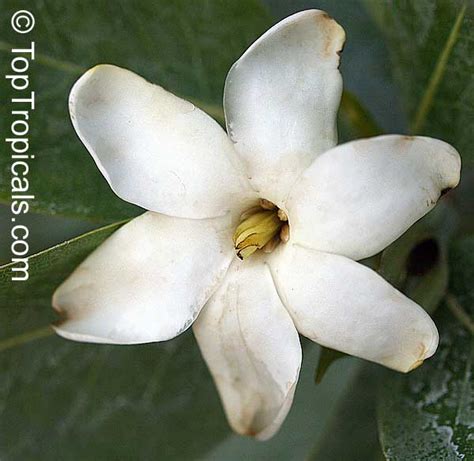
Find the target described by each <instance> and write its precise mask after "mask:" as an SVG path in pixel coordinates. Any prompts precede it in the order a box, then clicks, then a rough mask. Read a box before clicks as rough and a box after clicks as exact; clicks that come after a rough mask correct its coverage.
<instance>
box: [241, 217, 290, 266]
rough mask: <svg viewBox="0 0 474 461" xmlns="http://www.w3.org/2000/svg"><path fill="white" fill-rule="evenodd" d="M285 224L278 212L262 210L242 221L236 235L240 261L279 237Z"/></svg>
mask: <svg viewBox="0 0 474 461" xmlns="http://www.w3.org/2000/svg"><path fill="white" fill-rule="evenodd" d="M282 224H283V222H282V221H280V218H278V214H277V212H276V210H273V211H271V210H261V211H259V212H256V213H254V214H252V215H251V216H249V217H248V218H246V219H245V220H244V221H242V222H241V223H240V224H239V226H238V227H237V229H236V230H235V233H234V237H233V240H234V244H235V249H236V250H237V256H238V257H239V258H240V259H245V258H248V257H249V256H250V255H252V254H253V253H255V251H257V250H259V249H260V248H263V247H264V246H265V245H266V244H267V243H268V242H270V240H272V239H273V238H274V237H275V236H278V234H279V232H280V228H281V226H282Z"/></svg>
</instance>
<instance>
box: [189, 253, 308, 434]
mask: <svg viewBox="0 0 474 461" xmlns="http://www.w3.org/2000/svg"><path fill="white" fill-rule="evenodd" d="M193 331H194V334H195V335H196V339H197V341H198V344H199V347H200V348H201V352H202V354H203V356H204V359H205V360H206V362H207V364H208V366H209V368H210V370H211V373H212V375H213V377H214V380H215V382H216V385H217V388H218V390H219V394H220V396H221V399H222V401H223V404H224V409H225V412H226V415H227V418H228V420H229V423H230V425H231V426H232V428H233V429H234V430H235V431H236V432H238V433H240V434H246V435H252V436H256V437H257V438H259V439H261V440H265V439H268V438H270V437H271V436H272V435H273V434H274V433H275V432H276V431H277V430H278V429H279V428H280V426H281V424H282V422H283V420H284V419H285V417H286V415H287V413H288V411H289V409H290V407H291V403H292V401H293V395H294V392H295V386H296V383H297V381H298V375H299V370H300V365H301V346H300V343H299V338H298V333H297V332H296V329H295V327H294V325H293V322H292V320H291V318H290V316H289V315H288V313H287V312H286V310H285V308H284V307H283V305H282V304H281V301H280V299H279V297H278V294H277V292H276V290H275V287H274V285H273V281H272V278H271V274H270V271H269V269H268V267H267V266H266V265H264V264H263V263H262V262H260V260H259V259H258V258H257V257H255V256H254V260H253V261H251V260H250V259H249V260H247V261H245V262H241V261H236V262H234V263H233V264H232V266H231V269H230V270H229V272H228V274H227V276H226V278H225V280H224V282H223V284H222V285H221V286H220V287H219V289H218V291H217V292H216V293H215V294H214V295H213V297H212V298H211V299H210V300H209V302H208V303H207V305H206V306H205V307H204V309H203V310H202V312H201V314H200V315H199V317H198V319H197V320H196V323H195V324H194V326H193Z"/></svg>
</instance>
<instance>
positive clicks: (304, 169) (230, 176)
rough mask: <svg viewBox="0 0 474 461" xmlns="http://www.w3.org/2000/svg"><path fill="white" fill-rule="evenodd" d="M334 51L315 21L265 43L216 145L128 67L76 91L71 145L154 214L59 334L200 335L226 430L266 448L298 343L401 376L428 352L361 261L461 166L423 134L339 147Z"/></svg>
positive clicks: (88, 277)
mask: <svg viewBox="0 0 474 461" xmlns="http://www.w3.org/2000/svg"><path fill="white" fill-rule="evenodd" d="M344 39H345V34H344V30H343V29H342V28H341V27H340V26H339V25H338V24H337V23H336V22H335V21H334V20H333V19H331V18H330V17H329V16H328V15H327V14H326V13H324V12H322V11H318V10H310V11H303V12H300V13H297V14H295V15H293V16H291V17H289V18H287V19H285V20H283V21H281V22H280V23H278V24H277V25H276V26H274V27H273V28H271V29H270V30H269V31H268V32H266V33H265V34H264V35H263V36H262V37H260V38H259V39H258V40H257V41H256V42H255V43H254V44H253V45H252V46H250V48H249V49H248V50H247V51H246V52H245V53H244V54H243V56H242V57H241V58H240V59H239V60H238V61H237V62H236V63H235V64H234V66H233V67H232V68H231V70H230V72H229V74H228V76H227V80H226V84H225V91H224V108H225V118H226V124H227V134H226V133H225V132H224V130H223V129H222V128H221V127H220V125H219V124H218V123H216V122H215V121H214V120H212V119H211V118H210V117H209V116H207V115H206V114H205V113H204V112H202V111H201V110H199V109H198V108H197V107H195V106H194V105H193V104H191V103H190V102H187V101H185V100H183V99H181V98H178V97H176V96H174V95H173V94H171V93H169V92H167V91H166V90H164V89H163V88H161V87H159V86H156V85H153V84H151V83H148V82H146V81H145V80H144V79H142V78H141V77H139V76H137V75H135V74H133V73H132V72H130V71H128V70H125V69H121V68H119V67H115V66H111V65H99V66H97V67H94V68H93V69H91V70H89V71H87V72H86V73H85V74H84V75H83V76H82V77H81V78H80V79H79V80H78V81H77V83H76V84H75V85H74V87H73V89H72V91H71V95H70V112H71V118H72V122H73V124H74V128H75V129H76V131H77V133H78V135H79V137H80V138H81V140H82V142H83V143H84V144H85V146H86V147H87V149H88V150H89V152H90V153H91V155H92V157H93V158H94V160H95V162H96V163H97V166H98V167H99V169H100V171H101V172H102V174H103V175H104V176H105V178H106V179H107V181H108V182H109V184H110V186H111V187H112V189H113V190H114V191H115V192H116V194H117V195H118V196H119V197H121V198H123V199H124V200H127V201H129V202H131V203H134V204H137V205H139V206H141V207H144V208H146V209H148V210H150V211H149V212H146V213H144V214H142V215H141V216H139V217H137V218H135V219H133V220H131V221H130V222H129V223H127V224H126V225H124V226H123V227H121V228H120V229H119V230H118V231H116V232H115V233H114V234H113V235H112V236H111V237H110V238H109V239H108V240H106V241H105V242H104V243H103V244H102V245H101V246H100V247H99V248H97V249H96V250H95V251H94V252H93V253H92V254H91V255H90V256H89V257H88V258H87V259H86V260H85V261H84V262H83V263H82V264H81V265H80V266H79V267H78V268H77V269H76V270H75V271H74V273H73V274H72V275H71V276H70V277H69V278H68V279H67V280H66V281H65V282H64V283H63V284H62V285H61V286H60V287H59V288H58V289H57V291H56V292H55V294H54V297H53V305H54V307H55V308H56V309H57V310H58V311H59V312H60V313H61V314H62V315H63V320H62V321H61V322H60V323H59V324H58V325H56V326H55V329H56V331H57V333H58V334H60V335H61V336H63V337H65V338H68V339H73V340H76V341H87V342H95V343H111V344H136V343H147V342H154V341H164V340H168V339H171V338H174V337H175V336H177V335H179V334H180V333H182V332H183V331H185V330H186V329H187V328H188V327H190V326H191V325H193V331H194V334H195V337H196V339H197V342H198V344H199V347H200V349H201V352H202V354H203V356H204V359H205V361H206V363H207V365H208V366H209V369H210V371H211V373H212V376H213V378H214V380H215V383H216V386H217V389H218V391H219V394H220V397H221V399H222V402H223V405H224V409H225V412H226V415H227V418H228V420H229V423H230V425H231V426H232V428H233V429H234V430H235V431H237V432H238V433H241V434H248V435H253V436H256V437H257V438H259V439H267V438H269V437H271V436H272V435H273V434H274V433H275V432H276V431H277V430H278V429H279V427H280V425H281V424H282V422H283V420H284V418H285V417H286V415H287V413H288V411H289V409H290V406H291V403H292V400H293V395H294V392H295V387H296V383H297V381H298V375H299V371H300V366H301V346H300V341H299V336H298V333H300V334H302V335H303V336H306V337H307V338H310V339H311V340H313V341H315V342H317V343H318V344H322V345H323V346H327V347H330V348H333V349H337V350H339V351H343V352H345V353H347V354H352V355H355V356H358V357H362V358H364V359H367V360H371V361H373V362H376V363H379V364H382V365H385V366H387V367H390V368H393V369H395V370H399V371H402V372H407V371H409V370H411V369H413V368H415V367H416V366H418V365H419V364H421V363H422V361H423V360H425V359H426V358H427V357H430V356H431V355H432V354H433V353H434V352H435V350H436V347H437V344H438V332H437V329H436V326H435V324H434V323H433V321H432V320H431V319H430V317H429V316H428V314H427V313H426V312H425V311H424V310H423V309H422V308H421V307H420V306H418V305H417V304H415V303H414V302H412V301H411V300H409V299H408V298H406V297H405V296H404V295H403V294H402V293H400V292H399V291H397V290H396V289H395V288H393V287H392V286H391V285H389V284H388V283H387V282H386V281H385V280H383V279H382V278H381V277H380V276H379V275H377V274H376V273H375V272H374V271H372V270H371V269H369V268H367V267H366V266H364V265H362V264H359V263H357V262H355V261H357V260H360V259H363V258H368V257H370V256H372V255H375V254H376V253H378V252H380V251H381V250H383V249H384V248H385V247H386V246H387V245H389V244H390V243H391V242H393V241H394V240H395V239H397V238H398V237H399V236H400V235H401V234H403V233H404V232H405V231H406V230H407V229H408V228H409V227H410V226H411V225H412V224H413V223H414V222H415V221H417V220H418V219H420V218H421V217H422V216H423V215H425V214H426V213H427V212H428V211H430V210H431V209H432V208H433V207H434V206H435V204H436V202H437V200H438V199H439V197H440V195H442V193H443V192H444V191H447V190H449V189H451V188H453V187H455V186H456V185H457V183H458V181H459V174H460V158H459V155H458V153H457V152H456V150H455V149H454V148H452V147H451V146H450V145H448V144H446V143H445V142H443V141H438V140H435V139H431V138H426V137H409V136H398V135H390V136H379V137H375V138H371V139H362V140H357V141H353V142H349V143H347V144H342V145H339V146H336V143H337V135H336V113H337V108H338V105H339V102H340V98H341V91H342V79H341V75H340V74H339V71H338V66H339V54H340V52H341V50H342V47H343V43H344Z"/></svg>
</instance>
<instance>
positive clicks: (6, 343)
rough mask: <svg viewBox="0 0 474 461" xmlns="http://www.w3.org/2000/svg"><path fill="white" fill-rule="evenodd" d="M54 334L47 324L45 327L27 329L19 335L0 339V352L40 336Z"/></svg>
mask: <svg viewBox="0 0 474 461" xmlns="http://www.w3.org/2000/svg"><path fill="white" fill-rule="evenodd" d="M52 334H54V330H53V329H52V328H51V327H50V326H49V325H48V326H47V327H42V328H38V329H37V330H32V331H28V332H26V333H22V334H20V335H16V336H13V337H11V338H7V339H4V340H0V352H3V351H6V350H7V349H11V348H13V347H17V346H22V345H23V344H26V343H29V342H30V341H34V340H36V339H40V338H46V337H47V336H51V335H52Z"/></svg>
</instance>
